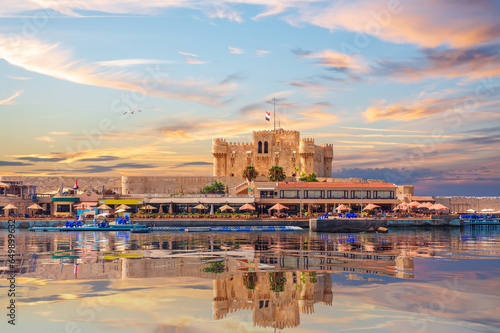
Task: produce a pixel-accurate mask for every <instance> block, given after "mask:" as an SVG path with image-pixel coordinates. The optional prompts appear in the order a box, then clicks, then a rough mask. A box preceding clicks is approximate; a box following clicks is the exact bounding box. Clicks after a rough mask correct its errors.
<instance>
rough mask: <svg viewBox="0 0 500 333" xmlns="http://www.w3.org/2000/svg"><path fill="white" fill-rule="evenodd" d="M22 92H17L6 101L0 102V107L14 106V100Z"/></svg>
mask: <svg viewBox="0 0 500 333" xmlns="http://www.w3.org/2000/svg"><path fill="white" fill-rule="evenodd" d="M21 93H22V91H17V92H15V93H14V95H12V96H10V97H7V98H6V99H3V100H0V105H12V104H14V99H15V98H16V97H18V96H19V95H21Z"/></svg>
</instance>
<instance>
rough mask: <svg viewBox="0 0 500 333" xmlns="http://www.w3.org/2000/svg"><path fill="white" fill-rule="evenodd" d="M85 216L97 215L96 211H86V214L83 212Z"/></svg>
mask: <svg viewBox="0 0 500 333" xmlns="http://www.w3.org/2000/svg"><path fill="white" fill-rule="evenodd" d="M83 215H85V216H87V215H95V210H93V209H92V210H89V211H86V212H83Z"/></svg>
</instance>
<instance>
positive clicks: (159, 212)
mask: <svg viewBox="0 0 500 333" xmlns="http://www.w3.org/2000/svg"><path fill="white" fill-rule="evenodd" d="M158 214H163V205H160V210H159V211H158Z"/></svg>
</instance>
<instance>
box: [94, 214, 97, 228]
mask: <svg viewBox="0 0 500 333" xmlns="http://www.w3.org/2000/svg"><path fill="white" fill-rule="evenodd" d="M96 225H97V216H95V215H94V227H95V226H96Z"/></svg>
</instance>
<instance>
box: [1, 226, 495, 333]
mask: <svg viewBox="0 0 500 333" xmlns="http://www.w3.org/2000/svg"><path fill="white" fill-rule="evenodd" d="M12 235H13V236H12ZM12 239H14V241H12ZM9 250H14V251H15V253H13V252H12V251H10V253H9ZM9 254H10V255H9ZM12 254H13V256H12ZM0 274H1V281H0V304H1V307H0V308H1V310H0V314H1V316H0V318H1V319H0V332H53V333H59V332H81V333H84V332H93V333H95V332H106V333H112V332H120V333H124V332H155V333H179V332H183V333H194V332H439V333H443V332H500V228H499V226H475V227H474V226H471V227H463V228H393V229H389V232H388V233H381V234H355V233H353V234H326V233H311V232H308V231H304V232H286V233H278V232H275V233H261V232H248V233H235V232H218V233H209V232H188V233H186V232H152V233H149V234H131V233H129V232H78V231H75V232H40V233H38V232H36V233H35V232H28V231H25V230H15V231H14V232H12V231H11V232H8V231H7V230H5V231H1V232H0ZM12 304H14V309H13V308H12ZM9 307H10V309H9ZM12 310H13V311H12ZM12 315H13V316H12ZM12 320H14V321H12Z"/></svg>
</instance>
